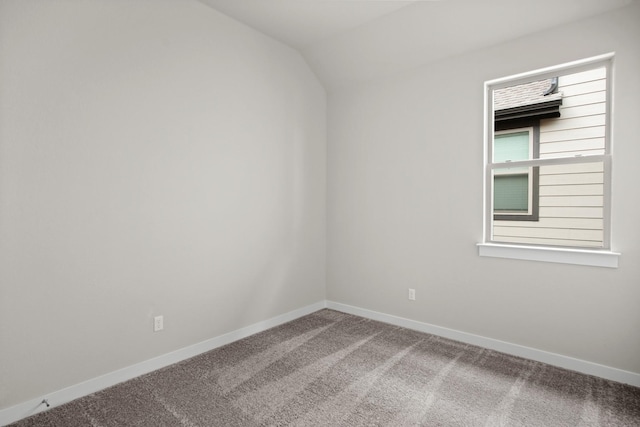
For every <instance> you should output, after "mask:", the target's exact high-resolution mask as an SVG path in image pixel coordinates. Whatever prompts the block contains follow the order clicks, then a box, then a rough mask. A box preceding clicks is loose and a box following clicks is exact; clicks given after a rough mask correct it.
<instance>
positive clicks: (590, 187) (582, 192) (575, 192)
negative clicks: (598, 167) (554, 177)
mask: <svg viewBox="0 0 640 427" xmlns="http://www.w3.org/2000/svg"><path fill="white" fill-rule="evenodd" d="M602 194H604V185H603V184H577V185H544V186H540V197H542V196H598V195H602Z"/></svg>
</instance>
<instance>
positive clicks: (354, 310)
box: [327, 301, 640, 387]
mask: <svg viewBox="0 0 640 427" xmlns="http://www.w3.org/2000/svg"><path fill="white" fill-rule="evenodd" d="M327 308H331V309H333V310H337V311H342V312H344V313H348V314H354V315H356V316H360V317H366V318H367V319H372V320H377V321H380V322H384V323H389V324H391V325H396V326H401V327H404V328H408V329H413V330H416V331H420V332H426V333H429V334H433V335H438V336H440V337H444V338H449V339H452V340H456V341H460V342H464V343H467V344H472V345H477V346H479V347H484V348H488V349H490V350H496V351H499V352H502V353H507V354H510V355H513V356H519V357H524V358H526V359H531V360H535V361H538V362H543V363H547V364H549V365H553V366H558V367H560V368H565V369H570V370H572V371H577V372H581V373H583V374H588V375H593V376H596V377H600V378H605V379H608V380H612V381H617V382H620V383H624V384H630V385H633V386H636V387H640V374H638V373H635V372H630V371H623V370H622V369H617V368H612V367H610V366H605V365H600V364H597V363H593V362H587V361H585V360H580V359H575V358H573V357H569V356H563V355H561V354H556V353H550V352H547V351H543V350H538V349H535V348H531V347H525V346H522V345H518V344H512V343H509V342H505V341H500V340H496V339H492V338H487V337H483V336H480V335H474V334H469V333H466V332H461V331H457V330H455V329H449V328H443V327H441V326H436V325H431V324H429V323H423V322H418V321H416V320H411V319H405V318H403V317H398V316H393V315H390V314H385V313H380V312H377V311H373V310H367V309H364V308H359V307H354V306H351V305H346V304H341V303H337V302H333V301H327Z"/></svg>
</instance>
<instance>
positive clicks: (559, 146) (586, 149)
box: [485, 55, 612, 249]
mask: <svg viewBox="0 0 640 427" xmlns="http://www.w3.org/2000/svg"><path fill="white" fill-rule="evenodd" d="M611 60H612V55H608V56H606V57H601V58H598V59H595V58H594V60H593V61H589V60H586V61H581V62H579V63H573V64H567V65H566V66H560V67H554V68H549V69H546V70H542V71H540V72H539V73H529V74H528V75H527V76H526V77H523V76H516V77H514V78H505V79H500V80H499V81H494V82H488V83H487V85H486V86H487V99H488V102H489V108H488V109H487V111H488V114H487V122H488V123H487V132H488V136H487V139H488V141H489V143H488V144H487V145H486V147H487V148H486V149H487V156H486V157H485V158H486V159H488V161H487V164H486V168H485V171H486V172H485V173H486V182H485V197H486V203H485V206H486V209H487V211H486V212H485V242H486V243H505V244H518V245H526V246H529V245H532V246H537V245H542V246H552V247H553V246H560V247H576V248H598V249H609V248H610V239H609V230H610V216H609V209H610V182H611V181H610V176H611V155H610V145H611V144H610V140H609V135H610V125H609V122H610V114H609V111H610V105H611V103H610V96H611ZM556 76H559V78H558V88H557V92H558V93H559V95H556V98H560V97H561V98H562V100H561V105H560V107H559V112H560V117H549V116H547V117H543V118H541V119H540V120H539V121H538V123H539V132H540V134H539V138H540V139H539V151H538V152H537V153H536V152H531V151H530V155H529V158H528V159H522V157H523V155H522V152H523V151H524V150H523V148H522V146H523V144H521V146H520V147H519V148H520V153H521V154H520V155H518V157H520V158H519V159H518V160H515V161H514V160H512V159H508V158H506V157H504V156H503V155H502V154H500V150H501V149H500V143H498V144H497V145H494V136H495V137H498V136H499V135H500V132H495V131H494V129H497V128H500V129H504V128H505V126H504V123H505V122H504V120H505V118H504V117H505V116H506V115H505V113H504V111H507V112H508V113H509V114H512V116H506V119H507V120H513V121H517V120H522V118H521V117H518V116H516V113H518V114H519V113H521V112H519V111H518V108H522V106H519V107H518V108H514V109H512V110H509V109H507V110H503V111H501V112H500V114H498V113H497V112H496V106H495V105H494V103H493V102H494V93H495V92H494V91H496V90H502V91H504V90H505V88H509V87H513V86H516V85H523V84H531V83H532V82H536V81H541V80H544V79H551V78H553V77H556ZM542 102H547V101H546V100H544V99H543V100H542ZM548 104H549V105H551V104H552V103H551V102H548ZM507 107H508V106H507ZM500 108H504V106H500ZM526 108H528V107H526V106H525V109H526ZM531 110H533V109H532V108H531ZM520 115H522V114H520ZM498 116H500V119H501V120H503V121H502V122H498ZM512 117H517V118H516V119H512ZM506 127H508V126H506ZM511 131H512V132H513V130H511ZM498 141H500V139H499V138H498ZM515 156H516V155H513V157H515ZM509 160H510V161H509ZM517 168H519V169H520V170H521V171H524V170H528V172H527V174H526V176H531V174H532V171H536V173H538V174H539V182H538V183H536V184H535V185H534V188H533V189H532V190H533V191H529V193H528V197H530V196H529V195H531V194H532V193H533V192H538V193H539V218H538V219H537V220H535V221H531V220H529V221H526V222H525V221H522V220H520V219H519V218H517V212H516V210H517V209H513V212H512V213H511V215H505V213H506V212H505V210H506V209H505V207H507V208H508V207H512V208H519V210H522V207H523V200H524V199H523V197H522V193H520V195H519V199H518V200H519V202H518V203H520V204H519V205H517V204H516V201H515V200H512V201H511V202H509V203H511V206H509V205H505V204H504V200H503V199H504V197H503V195H504V194H505V192H504V191H505V187H506V186H505V185H503V184H504V183H505V182H506V181H501V179H503V178H502V177H504V176H509V174H511V176H513V177H514V179H513V180H512V182H511V183H510V184H511V187H513V188H515V187H516V183H515V173H514V171H516V170H518V169H517ZM523 176H524V173H522V174H521V175H520V178H519V179H520V190H518V191H520V192H522V191H523V188H524V186H523V182H524V179H523ZM528 184H533V182H532V180H531V179H529V180H528ZM529 188H530V187H529ZM528 205H529V206H531V204H530V202H528ZM529 206H528V208H529ZM514 218H515V219H514Z"/></svg>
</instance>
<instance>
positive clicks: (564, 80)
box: [558, 67, 607, 87]
mask: <svg viewBox="0 0 640 427" xmlns="http://www.w3.org/2000/svg"><path fill="white" fill-rule="evenodd" d="M606 77H607V69H606V68H604V67H602V68H595V69H593V70H587V71H582V72H579V73H573V74H567V75H566V76H560V78H559V79H558V85H559V86H560V87H565V86H570V85H574V84H579V83H584V82H590V81H593V80H602V79H605V78H606Z"/></svg>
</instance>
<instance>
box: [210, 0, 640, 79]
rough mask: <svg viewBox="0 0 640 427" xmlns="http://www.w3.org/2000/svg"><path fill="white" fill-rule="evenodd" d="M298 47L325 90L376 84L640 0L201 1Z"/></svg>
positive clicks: (295, 47)
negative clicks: (360, 83) (359, 83)
mask: <svg viewBox="0 0 640 427" xmlns="http://www.w3.org/2000/svg"><path fill="white" fill-rule="evenodd" d="M200 1H201V2H202V3H204V4H207V5H209V6H211V7H213V8H214V9H216V10H218V11H219V12H222V13H224V14H226V15H228V16H230V17H232V18H234V19H236V20H238V21H240V22H243V23H245V24H247V25H249V26H251V27H253V28H255V29H257V30H258V31H261V32H263V33H265V34H267V35H268V36H271V37H273V38H275V39H277V40H280V41H281V42H283V43H285V44H287V45H289V46H291V47H293V48H294V49H297V50H298V51H300V53H302V55H303V56H304V57H305V59H306V60H307V62H308V63H309V65H310V66H311V67H312V69H313V70H314V72H315V73H316V75H318V77H319V78H320V80H321V81H322V82H323V84H324V85H325V87H327V88H332V87H336V86H340V85H343V84H347V83H352V82H357V81H362V80H366V79H372V78H377V77H381V76H385V75H389V74H392V73H395V72H398V71H402V70H405V69H408V68H411V67H415V66H419V65H422V64H426V63H429V62H433V61H437V60H440V59H443V58H445V57H447V56H453V55H458V54H461V53H464V52H468V51H472V50H476V49H480V48H483V47H487V46H491V45H495V44H498V43H501V42H504V41H507V40H511V39H514V38H517V37H521V36H524V35H526V34H531V33H534V32H537V31H542V30H545V29H547V28H551V27H554V26H558V25H562V24H564V23H567V22H572V21H576V20H579V19H583V18H586V17H589V16H592V15H596V14H599V13H603V12H606V11H608V10H611V9H615V8H618V7H621V6H624V5H627V4H629V3H631V2H633V1H639V0H442V1H436V0H434V1H431V0H413V1H401V0H200Z"/></svg>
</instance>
